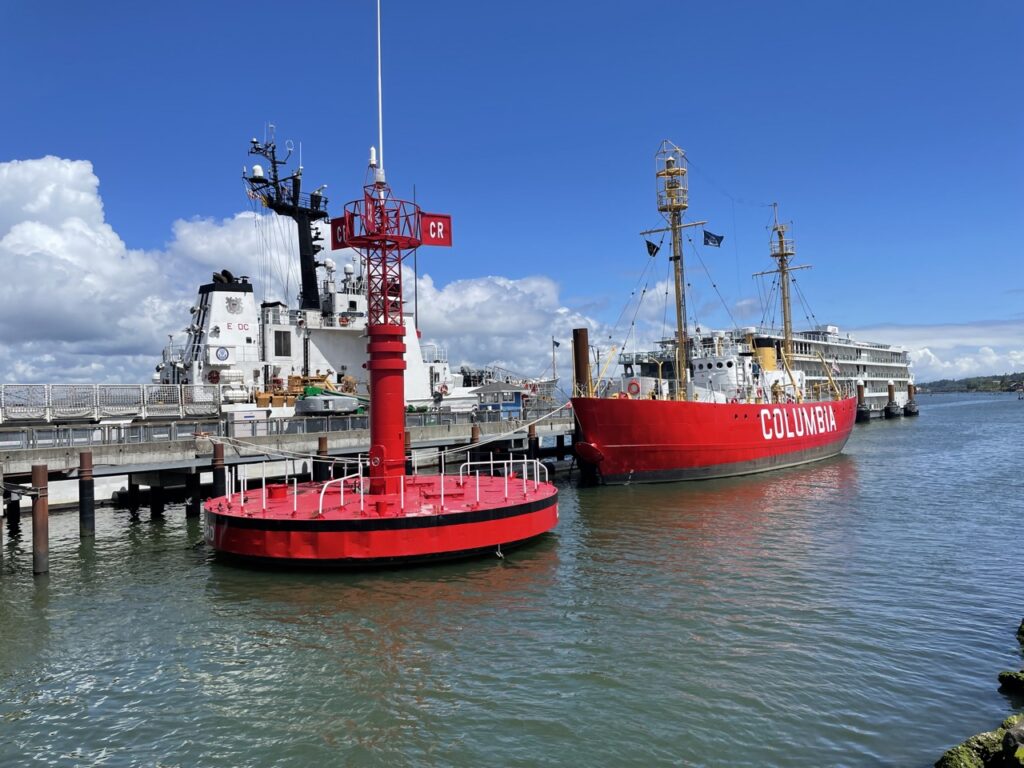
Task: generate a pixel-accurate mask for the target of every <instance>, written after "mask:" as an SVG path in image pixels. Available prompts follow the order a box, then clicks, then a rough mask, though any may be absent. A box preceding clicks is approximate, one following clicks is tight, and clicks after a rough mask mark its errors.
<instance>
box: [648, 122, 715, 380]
mask: <svg viewBox="0 0 1024 768" xmlns="http://www.w3.org/2000/svg"><path fill="white" fill-rule="evenodd" d="M655 176H656V181H657V188H658V210H659V211H661V213H662V215H664V216H665V218H666V219H667V220H668V223H669V226H668V231H669V232H671V233H672V256H671V259H672V262H673V274H674V278H675V289H676V361H675V383H676V399H677V400H687V399H688V397H687V393H686V390H687V386H686V380H687V372H688V368H687V365H688V363H687V360H686V346H687V327H686V291H685V290H684V286H685V283H684V282H683V230H684V229H686V228H687V227H697V226H700V225H701V224H706V223H707V222H706V221H693V222H688V223H686V224H683V212H684V211H685V210H686V209H687V208H689V206H690V203H689V199H688V192H689V190H688V183H687V178H686V153H685V152H683V150H681V149H680V148H679V147H677V146H676V145H675V144H673V143H672V142H671V141H663V142H662V143H661V148H660V149H659V150H658V153H657V155H655ZM664 231H665V230H664V229H651V230H647V231H646V232H641V234H652V233H654V232H664Z"/></svg>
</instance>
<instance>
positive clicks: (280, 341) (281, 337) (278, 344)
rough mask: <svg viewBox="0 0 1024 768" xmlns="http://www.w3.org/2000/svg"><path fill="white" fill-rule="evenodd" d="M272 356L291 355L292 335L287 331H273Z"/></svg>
mask: <svg viewBox="0 0 1024 768" xmlns="http://www.w3.org/2000/svg"><path fill="white" fill-rule="evenodd" d="M274 356H275V357H291V356H292V335H291V332H289V331H274Z"/></svg>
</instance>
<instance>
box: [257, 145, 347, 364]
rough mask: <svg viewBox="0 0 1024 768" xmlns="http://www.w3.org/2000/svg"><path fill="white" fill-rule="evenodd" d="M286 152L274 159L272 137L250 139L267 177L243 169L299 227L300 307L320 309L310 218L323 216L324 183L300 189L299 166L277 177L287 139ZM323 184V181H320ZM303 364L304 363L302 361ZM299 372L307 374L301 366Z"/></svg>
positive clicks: (274, 207) (259, 194)
mask: <svg viewBox="0 0 1024 768" xmlns="http://www.w3.org/2000/svg"><path fill="white" fill-rule="evenodd" d="M285 146H286V147H287V149H288V154H287V155H286V156H285V158H284V160H278V159H277V144H276V143H275V142H274V140H273V138H271V140H270V141H268V142H264V143H262V144H261V143H260V142H259V141H258V140H257V139H253V140H252V142H251V146H250V147H249V154H250V155H260V156H262V157H265V158H266V159H267V160H268V161H269V162H270V168H269V171H270V178H267V177H266V176H265V175H264V174H263V169H262V168H261V167H260V166H258V165H254V166H253V168H252V175H251V176H250V175H248V174H247V173H243V176H244V178H245V180H246V182H247V183H248V184H249V188H250V189H251V190H252V193H253V194H255V195H256V196H257V197H258V198H259V199H260V200H262V201H263V204H264V205H265V206H267V208H269V209H270V210H272V211H273V212H274V213H278V214H280V215H282V216H287V217H288V218H290V219H292V220H293V221H294V222H295V224H296V226H297V227H298V231H299V271H300V274H301V276H302V303H301V305H300V309H313V310H317V311H320V289H319V286H317V283H316V255H317V254H318V253H320V251H321V250H323V248H322V246H320V245H319V241H320V240H322V239H323V238H322V237H321V236H320V235H319V233H314V232H313V222H315V221H319V220H321V219H327V218H328V214H327V198H326V197H324V195H323V189H324V187H320V188H318V189H316V190H314V191H313V192H312V193H311V194H305V195H304V194H303V193H302V166H301V165H300V166H299V167H298V168H297V169H296V171H295V172H294V173H292V174H291V175H289V176H286V177H285V178H283V179H282V178H281V177H280V173H279V172H278V168H279V167H280V166H282V165H284V164H285V163H287V162H288V158H289V157H291V154H292V149H291V142H286V144H285ZM324 186H326V185H324ZM304 368H305V365H304ZM302 374H303V376H307V375H309V372H308V371H307V370H303V372H302Z"/></svg>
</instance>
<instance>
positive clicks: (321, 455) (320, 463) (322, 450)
mask: <svg viewBox="0 0 1024 768" xmlns="http://www.w3.org/2000/svg"><path fill="white" fill-rule="evenodd" d="M327 456H328V453H327V435H320V437H319V438H318V439H317V443H316V458H317V460H316V461H315V462H313V480H314V481H315V482H318V483H322V482H324V481H325V480H327V478H328V473H329V472H330V467H329V466H328V464H327Z"/></svg>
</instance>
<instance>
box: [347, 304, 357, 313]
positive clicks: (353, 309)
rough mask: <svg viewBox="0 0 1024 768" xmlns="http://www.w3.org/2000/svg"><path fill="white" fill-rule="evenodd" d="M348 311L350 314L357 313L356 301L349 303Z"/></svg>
mask: <svg viewBox="0 0 1024 768" xmlns="http://www.w3.org/2000/svg"><path fill="white" fill-rule="evenodd" d="M348 311H349V312H355V311H356V303H355V302H354V301H350V302H349V303H348Z"/></svg>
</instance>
